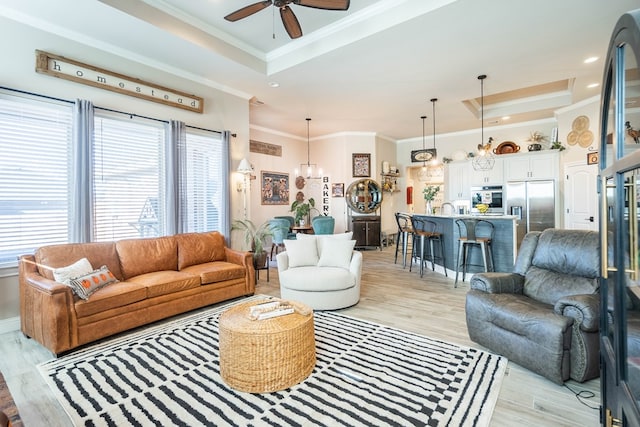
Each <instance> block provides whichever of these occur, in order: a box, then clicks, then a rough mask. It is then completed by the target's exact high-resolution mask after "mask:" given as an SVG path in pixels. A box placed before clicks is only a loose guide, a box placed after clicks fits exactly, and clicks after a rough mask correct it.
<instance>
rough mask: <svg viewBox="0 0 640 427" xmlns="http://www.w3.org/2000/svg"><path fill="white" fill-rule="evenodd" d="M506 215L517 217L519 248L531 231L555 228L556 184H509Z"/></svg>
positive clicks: (532, 182)
mask: <svg viewBox="0 0 640 427" xmlns="http://www.w3.org/2000/svg"><path fill="white" fill-rule="evenodd" d="M505 192H506V200H507V203H506V206H507V209H506V214H507V215H516V216H517V217H518V219H517V220H516V223H517V228H516V230H517V231H516V233H517V241H518V248H519V247H520V243H521V242H522V239H523V238H524V235H525V234H527V233H528V232H529V231H542V230H545V229H547V228H553V227H555V211H556V205H555V183H554V181H553V180H548V181H514V182H508V183H507V187H506V189H505Z"/></svg>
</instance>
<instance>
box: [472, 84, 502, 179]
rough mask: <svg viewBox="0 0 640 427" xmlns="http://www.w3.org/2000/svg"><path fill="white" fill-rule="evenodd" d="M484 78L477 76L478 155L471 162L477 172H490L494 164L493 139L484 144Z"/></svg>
mask: <svg viewBox="0 0 640 427" xmlns="http://www.w3.org/2000/svg"><path fill="white" fill-rule="evenodd" d="M486 78H487V76H486V75H485V74H482V75H479V76H478V80H480V144H478V154H477V155H476V156H475V157H474V158H473V159H472V160H471V164H472V165H473V169H475V170H477V171H487V170H491V169H493V165H494V164H495V163H496V159H495V158H494V156H493V153H492V152H491V142H492V141H493V138H489V142H487V143H486V144H485V143H484V79H486Z"/></svg>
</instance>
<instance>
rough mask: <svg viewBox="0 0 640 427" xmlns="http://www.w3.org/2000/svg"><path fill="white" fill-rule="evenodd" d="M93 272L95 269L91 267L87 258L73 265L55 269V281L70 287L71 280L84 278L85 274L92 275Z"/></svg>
mask: <svg viewBox="0 0 640 427" xmlns="http://www.w3.org/2000/svg"><path fill="white" fill-rule="evenodd" d="M92 271H93V267H92V266H91V263H90V262H89V260H88V259H86V258H82V259H79V260H78V261H76V262H74V263H73V264H71V265H67V266H64V267H58V268H56V269H54V270H53V280H55V281H56V282H60V283H64V284H65V285H70V284H71V279H74V278H76V277H80V276H84V275H85V274H88V273H91V272H92Z"/></svg>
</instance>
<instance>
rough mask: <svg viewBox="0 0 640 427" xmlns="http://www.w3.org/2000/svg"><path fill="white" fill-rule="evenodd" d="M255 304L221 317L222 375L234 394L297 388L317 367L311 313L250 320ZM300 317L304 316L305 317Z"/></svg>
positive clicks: (306, 309)
mask: <svg viewBox="0 0 640 427" xmlns="http://www.w3.org/2000/svg"><path fill="white" fill-rule="evenodd" d="M260 302H264V301H252V302H250V303H244V304H239V305H236V306H234V307H231V308H230V309H229V310H227V311H225V312H224V313H222V314H221V315H220V321H219V327H220V376H221V377H222V379H223V380H224V381H225V382H226V383H227V384H228V385H229V386H230V387H233V388H234V389H236V390H240V391H245V392H248V393H268V392H273V391H278V390H283V389H285V388H288V387H291V386H293V385H295V384H298V383H299V382H301V381H302V380H304V379H305V378H307V377H308V376H309V374H310V373H311V371H313V368H314V366H315V365H316V342H315V334H314V329H313V310H312V309H311V308H309V307H307V306H304V305H301V304H300V303H295V304H293V305H294V306H295V307H296V312H295V313H291V314H287V315H285V316H280V317H274V318H271V319H264V320H251V319H250V317H249V312H250V308H251V306H254V305H256V304H259V303H260ZM301 313H302V314H301Z"/></svg>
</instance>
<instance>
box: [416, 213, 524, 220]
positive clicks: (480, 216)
mask: <svg viewBox="0 0 640 427" xmlns="http://www.w3.org/2000/svg"><path fill="white" fill-rule="evenodd" d="M408 215H416V216H428V217H435V218H454V219H465V218H473V219H518V217H517V216H516V215H503V214H494V213H488V214H484V215H483V214H468V215H459V214H454V215H442V214H425V213H414V214H408Z"/></svg>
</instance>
